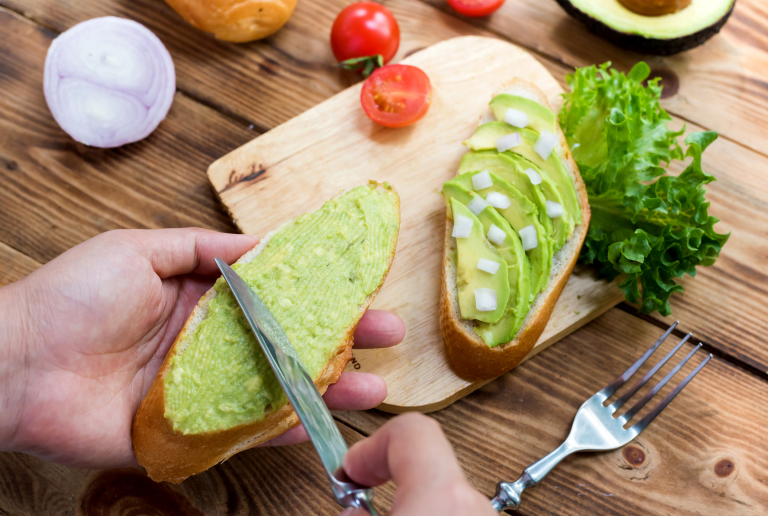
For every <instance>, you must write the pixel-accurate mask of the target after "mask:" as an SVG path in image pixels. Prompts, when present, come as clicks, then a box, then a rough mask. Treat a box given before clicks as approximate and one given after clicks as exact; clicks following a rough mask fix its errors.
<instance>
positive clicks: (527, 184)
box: [459, 149, 552, 233]
mask: <svg viewBox="0 0 768 516" xmlns="http://www.w3.org/2000/svg"><path fill="white" fill-rule="evenodd" d="M483 170H487V171H488V172H490V173H492V174H496V175H497V176H499V177H501V178H502V179H504V180H505V181H507V182H508V183H509V184H511V185H512V186H514V187H515V188H517V189H518V190H519V191H520V192H521V193H522V194H523V195H525V197H527V198H528V199H529V200H530V201H532V202H533V204H535V205H536V210H537V212H538V213H537V216H538V218H539V222H540V223H541V225H542V226H544V229H546V230H547V233H552V219H550V218H549V217H547V206H546V200H547V198H546V197H545V196H544V193H543V192H542V191H541V185H534V184H533V183H531V180H530V178H529V177H528V176H527V175H526V174H525V173H524V172H523V169H521V168H519V167H518V166H517V164H516V163H515V162H514V161H512V160H511V159H510V158H509V156H508V155H507V154H506V153H505V154H499V153H498V152H496V150H495V149H494V150H492V151H490V150H488V151H479V152H468V153H467V154H465V155H464V156H462V158H461V163H460V164H459V174H465V173H467V172H482V171H483ZM544 180H545V179H544V178H542V182H543V181H544ZM546 181H549V179H546Z"/></svg>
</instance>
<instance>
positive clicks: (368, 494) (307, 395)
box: [215, 258, 376, 516]
mask: <svg viewBox="0 0 768 516" xmlns="http://www.w3.org/2000/svg"><path fill="white" fill-rule="evenodd" d="M215 260H216V265H218V266H219V270H221V274H222V276H223V277H224V280H225V281H226V282H227V284H228V285H229V288H230V289H231V290H232V293H233V294H234V296H235V299H236V300H237V303H238V305H240V308H241V309H242V311H243V314H244V315H245V318H246V320H247V321H248V324H249V325H250V327H251V329H252V330H253V333H254V335H255V336H256V340H257V341H258V342H259V345H261V349H262V350H263V351H264V355H265V356H266V357H267V361H268V362H269V365H270V366H271V367H272V371H274V373H275V376H276V377H277V380H278V381H279V382H280V385H281V386H282V387H283V390H284V391H285V394H286V396H287V397H288V401H290V403H291V405H292V406H293V410H294V411H295V412H296V414H297V415H298V416H299V420H300V421H301V422H302V424H303V425H304V428H305V429H306V431H307V434H308V435H309V439H310V441H312V444H313V445H314V446H315V449H316V450H317V453H318V455H320V460H321V462H322V463H323V467H324V468H325V472H326V474H327V475H328V480H329V481H330V483H331V490H332V491H333V494H334V496H335V497H336V500H337V501H338V502H339V504H340V505H342V506H343V507H355V508H359V509H365V510H367V511H368V512H369V513H370V514H371V515H372V516H376V512H375V510H374V508H373V504H372V503H371V501H372V499H373V489H370V488H367V487H365V486H361V485H359V484H356V483H354V482H352V481H350V480H349V478H348V477H347V476H346V474H345V473H344V470H343V468H342V461H343V460H344V455H346V453H347V451H348V450H349V448H348V447H347V443H346V442H344V438H343V437H342V436H341V432H339V427H338V426H336V422H335V421H334V420H333V417H332V416H331V412H330V411H329V410H328V407H326V405H325V402H324V401H323V398H322V396H320V392H319V391H318V390H317V387H316V386H315V382H314V381H312V377H311V376H309V373H308V372H307V370H306V369H305V368H304V365H303V364H302V362H301V359H300V358H299V356H298V355H297V354H296V350H295V349H294V348H293V345H292V344H291V341H290V340H289V339H288V336H287V335H286V334H285V331H283V329H282V328H281V327H280V324H279V323H278V322H277V320H275V318H274V316H273V315H272V312H270V311H269V308H267V305H265V304H264V302H263V301H262V300H261V298H259V296H258V295H257V294H256V292H255V291H254V290H253V289H252V288H251V287H250V285H248V283H246V282H245V280H243V279H242V278H241V277H240V276H239V275H238V274H237V273H236V272H235V271H234V270H233V269H232V268H231V267H230V266H229V265H227V264H226V263H224V262H223V261H222V260H220V259H218V258H215Z"/></svg>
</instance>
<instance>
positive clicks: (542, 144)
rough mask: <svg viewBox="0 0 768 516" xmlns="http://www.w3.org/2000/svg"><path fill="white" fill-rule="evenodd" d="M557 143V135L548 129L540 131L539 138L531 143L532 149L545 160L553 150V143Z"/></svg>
mask: <svg viewBox="0 0 768 516" xmlns="http://www.w3.org/2000/svg"><path fill="white" fill-rule="evenodd" d="M556 143H557V136H555V135H554V134H552V133H550V132H549V131H541V134H540V135H539V139H538V140H536V143H535V144H534V145H533V150H535V151H536V153H537V154H538V155H539V156H541V159H543V160H546V159H548V158H549V155H550V154H552V151H553V150H555V144H556Z"/></svg>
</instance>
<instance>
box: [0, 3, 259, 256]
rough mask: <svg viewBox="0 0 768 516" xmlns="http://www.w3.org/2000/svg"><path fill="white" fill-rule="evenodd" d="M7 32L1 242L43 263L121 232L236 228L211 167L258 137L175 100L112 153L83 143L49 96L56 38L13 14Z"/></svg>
mask: <svg viewBox="0 0 768 516" xmlns="http://www.w3.org/2000/svg"><path fill="white" fill-rule="evenodd" d="M0 27H2V33H3V36H4V37H3V38H0V56H2V58H1V59H0V88H2V90H3V92H4V94H3V95H2V96H0V181H2V183H3V188H2V189H0V241H3V242H5V243H6V244H8V245H9V246H11V247H13V248H14V249H16V250H18V251H19V252H21V253H23V254H26V255H27V256H29V257H30V258H32V259H34V260H36V261H38V262H40V263H44V262H46V261H48V260H50V259H51V258H54V257H55V256H57V255H58V254H60V253H61V252H63V251H65V250H66V249H69V248H70V247H72V246H74V245H76V244H78V243H80V242H82V241H83V240H86V239H88V238H90V237H92V236H94V235H97V234H99V233H102V232H104V231H107V230H110V229H115V228H158V227H179V226H203V227H208V228H212V229H217V230H221V231H232V230H233V227H232V225H231V223H230V221H229V219H228V218H227V217H226V215H225V214H224V212H223V211H222V210H221V207H220V204H219V203H218V201H217V199H216V197H215V195H214V193H213V192H212V191H211V188H210V186H209V185H208V184H207V181H206V179H205V169H206V167H207V166H208V164H210V162H211V161H213V160H214V159H215V158H217V157H219V156H221V155H222V154H224V153H226V152H227V151H228V150H231V149H234V148H236V147H237V146H238V145H240V144H242V143H244V142H246V141H248V140H249V139H251V138H252V137H253V136H254V134H255V133H254V132H253V131H249V130H247V129H245V128H244V127H242V126H240V125H238V124H236V123H234V122H232V121H231V120H230V119H228V118H227V117H225V116H223V115H221V114H219V113H217V112H215V111H213V110H211V109H209V108H206V107H204V106H201V105H200V104H198V103H196V102H194V101H192V100H190V99H189V98H187V97H185V96H184V95H179V94H177V95H176V98H175V101H174V104H173V106H172V108H171V111H170V114H169V116H168V118H167V119H166V120H165V121H164V122H162V123H161V124H160V127H159V128H158V130H157V131H155V133H153V134H152V135H151V136H150V137H149V138H147V139H145V140H143V141H141V142H138V143H135V144H132V145H127V146H124V147H120V148H117V149H109V150H105V149H94V148H89V147H85V146H83V145H80V144H77V143H76V142H74V141H73V140H72V139H71V138H70V137H69V136H67V135H66V134H65V133H64V132H63V131H62V130H61V129H60V128H59V127H58V125H57V124H56V122H55V121H54V120H53V117H52V116H51V114H50V112H49V111H48V108H47V106H46V103H45V99H44V97H43V92H42V77H43V63H44V60H45V53H46V51H47V48H48V45H49V44H50V41H51V39H52V34H51V33H50V32H49V31H47V30H45V29H42V28H40V27H37V26H35V25H33V24H32V23H30V22H29V21H27V20H24V19H22V18H20V17H19V16H17V15H14V14H10V13H9V12H8V11H6V10H0Z"/></svg>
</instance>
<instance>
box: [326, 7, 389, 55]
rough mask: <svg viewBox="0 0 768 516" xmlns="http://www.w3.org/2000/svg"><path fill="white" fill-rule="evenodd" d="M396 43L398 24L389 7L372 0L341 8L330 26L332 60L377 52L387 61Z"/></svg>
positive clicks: (375, 53)
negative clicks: (333, 58) (371, 0)
mask: <svg viewBox="0 0 768 516" xmlns="http://www.w3.org/2000/svg"><path fill="white" fill-rule="evenodd" d="M399 46H400V27H399V26H398V25H397V20H395V17H394V16H393V15H392V13H391V12H389V9H387V8H386V7H384V6H383V5H381V4H377V3H376V2H358V3H356V4H352V5H349V6H347V7H345V8H344V9H343V10H342V11H341V12H340V13H339V15H338V16H337V17H336V21H334V22H333V28H332V29H331V49H332V50H333V55H334V56H336V59H337V60H338V61H339V62H341V61H346V60H347V59H354V58H356V57H368V56H375V55H379V54H380V55H381V56H382V57H383V58H384V63H388V62H389V61H390V60H391V59H392V58H393V57H394V56H395V54H396V53H397V48H398V47H399Z"/></svg>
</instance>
